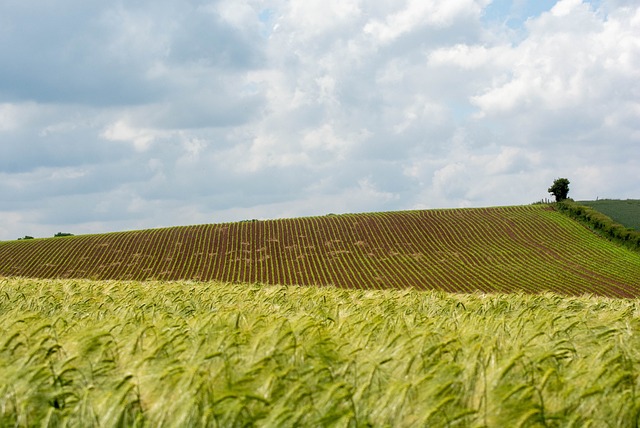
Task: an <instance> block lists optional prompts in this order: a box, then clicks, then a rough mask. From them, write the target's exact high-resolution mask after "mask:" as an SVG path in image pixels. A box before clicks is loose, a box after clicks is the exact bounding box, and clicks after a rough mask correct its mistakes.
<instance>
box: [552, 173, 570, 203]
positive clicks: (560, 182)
mask: <svg viewBox="0 0 640 428" xmlns="http://www.w3.org/2000/svg"><path fill="white" fill-rule="evenodd" d="M547 192H549V193H551V194H552V195H553V196H555V198H556V202H560V201H564V200H565V199H567V195H568V194H569V180H568V179H566V178H556V179H555V181H554V182H553V185H552V186H551V187H549V189H547Z"/></svg>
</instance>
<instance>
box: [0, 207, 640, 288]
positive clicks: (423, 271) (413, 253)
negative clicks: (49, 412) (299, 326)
mask: <svg viewBox="0 0 640 428" xmlns="http://www.w3.org/2000/svg"><path fill="white" fill-rule="evenodd" d="M0 275H17V276H29V277H43V278H47V277H85V278H95V279H154V278H155V279H170V280H174V279H197V280H220V281H231V282H262V283H271V284H309V285H336V286H339V287H345V288H366V289H376V288H377V289H381V288H405V287H409V286H411V287H416V288H421V289H436V290H443V291H449V292H473V291H483V292H544V291H553V292H556V293H561V294H568V295H580V294H585V293H595V294H599V295H604V296H619V297H624V296H629V297H631V296H633V297H635V296H638V295H640V254H638V253H633V252H630V251H628V250H626V249H624V248H621V247H619V246H617V245H615V244H612V243H610V242H608V241H606V240H604V239H602V238H599V237H598V236H596V235H594V234H593V233H591V232H590V231H589V230H587V229H586V228H585V227H583V226H582V225H580V224H579V223H577V222H575V221H573V220H571V219H569V218H567V217H566V216H564V215H562V214H560V213H557V212H555V211H553V210H550V209H549V207H547V206H540V205H537V206H521V207H499V208H486V209H459V210H431V211H405V212H389V213H369V214H352V215H341V216H327V217H312V218H300V219H289V220H273V221H256V222H240V223H229V224H219V225H204V226H192V227H176V228H169V229H157V230H149V231H136V232H122V233H113V234H106V235H93V236H75V237H66V238H49V239H37V240H27V241H14V242H4V243H0Z"/></svg>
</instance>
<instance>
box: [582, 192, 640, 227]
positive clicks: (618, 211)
mask: <svg viewBox="0 0 640 428" xmlns="http://www.w3.org/2000/svg"><path fill="white" fill-rule="evenodd" d="M578 203H579V204H580V205H585V206H587V207H591V208H593V209H595V210H597V211H600V212H601V213H602V214H604V215H606V216H608V217H611V219H612V220H614V221H615V222H617V223H620V224H621V225H623V226H624V227H628V228H630V229H635V230H637V231H640V199H626V200H620V199H598V200H597V201H578Z"/></svg>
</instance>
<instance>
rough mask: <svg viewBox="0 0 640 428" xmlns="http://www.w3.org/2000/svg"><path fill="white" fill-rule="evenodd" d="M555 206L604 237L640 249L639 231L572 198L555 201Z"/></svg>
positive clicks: (633, 248) (636, 249)
mask: <svg viewBox="0 0 640 428" xmlns="http://www.w3.org/2000/svg"><path fill="white" fill-rule="evenodd" d="M555 206H556V208H557V209H558V211H560V212H562V213H564V214H566V215H568V216H569V217H571V218H574V219H576V220H578V221H580V222H582V223H585V224H586V225H587V226H589V227H590V228H592V229H593V230H595V231H596V232H599V233H601V234H602V235H604V236H605V237H606V238H608V239H610V240H612V241H615V242H619V243H621V244H623V245H625V246H626V247H628V248H630V249H632V250H635V251H640V232H638V231H636V230H634V229H631V228H627V227H624V226H623V225H621V224H620V223H616V222H615V221H613V220H612V219H611V217H608V216H606V215H604V214H602V213H601V212H599V211H596V210H595V209H593V208H590V207H587V206H584V205H580V204H577V203H576V202H575V201H573V200H569V199H566V200H564V201H562V202H557V203H556V204H555Z"/></svg>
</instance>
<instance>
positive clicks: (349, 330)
mask: <svg viewBox="0 0 640 428" xmlns="http://www.w3.org/2000/svg"><path fill="white" fill-rule="evenodd" d="M0 330H1V331H2V332H3V335H2V338H1V339H0V389H1V391H0V426H2V427H9V426H11V427H14V426H15V427H28V426H70V427H116V426H139V427H158V426H163V427H164V426H166V427H184V426H210V427H251V426H256V427H271V426H277V427H289V426H290V427H294V426H310V427H324V426H336V427H367V426H376V427H378V426H393V427H416V426H435V427H440V426H452V427H453V426H460V427H507V426H508V427H525V426H526V427H538V426H539V427H543V426H544V427H585V426H592V427H607V426H611V427H635V426H637V424H638V414H639V409H640V390H639V389H638V370H640V304H639V302H638V301H637V300H631V299H610V298H604V297H594V296H584V297H561V296H558V295H555V294H550V293H547V294H541V295H527V294H479V293H469V294H447V293H444V292H440V291H415V290H353V289H351V290H345V289H339V288H334V287H295V286H262V285H255V284H254V285H249V284H230V283H220V282H206V283H196V282H125V281H120V282H119V281H90V280H82V279H64V280H63V279H59V280H38V279H20V278H11V279H9V278H4V279H3V278H0Z"/></svg>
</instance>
